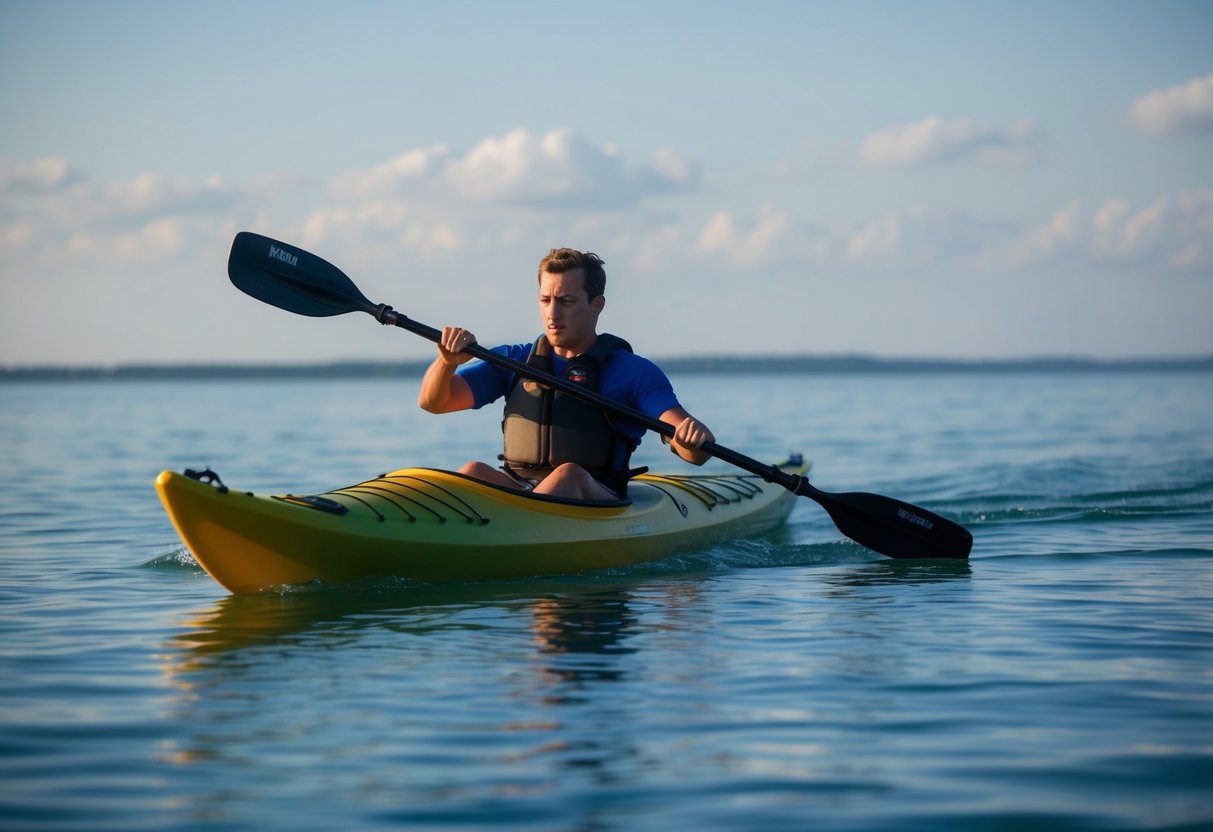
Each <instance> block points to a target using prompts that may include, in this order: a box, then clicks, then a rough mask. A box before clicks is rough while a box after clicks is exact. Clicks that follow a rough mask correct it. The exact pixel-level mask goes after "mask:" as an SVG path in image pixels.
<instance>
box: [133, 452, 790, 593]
mask: <svg viewBox="0 0 1213 832" xmlns="http://www.w3.org/2000/svg"><path fill="white" fill-rule="evenodd" d="M807 469H808V466H807V465H806V464H805V463H804V462H803V461H801V459H800V457H799V456H794V457H793V458H792V459H791V460H789V461H788V462H785V463H783V464H781V465H780V466H779V470H780V471H783V472H786V473H788V474H803V473H805V471H807ZM156 490H157V492H158V493H159V495H160V500H161V502H162V503H163V504H164V507H165V510H166V511H167V512H168V514H169V517H170V518H171V519H172V521H173V525H174V526H175V527H176V529H177V532H178V534H180V535H181V539H182V540H183V541H185V544H186V546H187V547H188V548H189V550H190V552H191V553H192V554H193V556H194V559H195V560H197V561H198V563H199V564H200V565H201V566H202V568H203V569H205V570H206V571H207V572H208V573H209V574H210V575H211V576H212V577H213V578H214V579H215V580H216V581H218V582H219V583H220V584H222V585H223V586H224V587H226V588H227V589H229V590H231V591H232V592H234V593H237V594H253V593H257V592H262V591H264V590H267V589H270V588H273V587H277V586H281V585H285V584H296V583H303V582H307V581H323V582H325V583H328V584H331V585H338V584H343V583H347V582H349V581H353V580H357V579H359V578H365V577H370V576H399V577H405V578H411V579H415V580H421V581H475V580H498V579H507V578H520V577H528V576H538V575H551V574H561V573H566V574H567V573H572V572H581V571H586V570H594V569H604V568H608V567H614V566H627V565H630V564H636V563H642V562H645V561H651V560H658V559H660V558H663V557H667V556H669V555H671V554H675V553H678V552H688V551H695V550H697V549H702V548H704V547H706V546H710V545H712V544H713V543H716V542H719V541H721V540H727V539H731V538H738V537H745V536H750V535H758V534H764V533H766V532H769V531H772V530H773V529H775V528H777V527H778V526H779V525H780V524H781V523H783V521H784V520H785V519H786V518H787V515H788V513H789V512H790V511H791V510H792V505H793V504H794V502H795V500H796V495H795V494H793V493H792V492H790V491H788V490H787V489H785V488H784V487H782V486H780V485H776V484H772V483H770V482H765V481H764V480H763V479H762V478H761V477H758V476H756V475H753V474H688V475H673V474H666V475H657V474H642V475H640V476H638V477H636V478H635V479H633V480H632V481H631V482H630V483H629V485H628V495H627V497H628V498H627V499H626V500H620V501H613V502H582V501H574V500H565V499H560V498H554V497H545V496H539V495H535V494H529V493H526V492H521V491H513V490H510V489H506V488H501V487H499V486H495V485H491V484H489V483H485V482H482V481H480V480H477V479H474V478H471V477H468V476H465V475H462V474H457V473H454V472H451V471H442V470H437V469H431V468H404V469H401V470H399V471H393V472H391V473H389V474H384V475H383V476H381V477H377V478H376V479H373V480H368V481H366V482H363V483H359V484H358V485H353V486H349V487H347V488H339V489H336V490H334V491H329V492H326V493H324V494H320V495H308V496H295V495H290V494H287V495H282V496H266V495H255V494H252V493H249V492H237V491H232V490H230V489H228V488H227V487H225V486H223V485H222V484H221V483H219V480H218V477H216V476H214V474H213V473H211V472H209V471H206V472H203V473H202V474H197V473H195V472H192V471H187V472H186V474H184V475H183V474H178V473H175V472H173V471H164V472H163V473H161V474H160V476H159V477H157V479H156Z"/></svg>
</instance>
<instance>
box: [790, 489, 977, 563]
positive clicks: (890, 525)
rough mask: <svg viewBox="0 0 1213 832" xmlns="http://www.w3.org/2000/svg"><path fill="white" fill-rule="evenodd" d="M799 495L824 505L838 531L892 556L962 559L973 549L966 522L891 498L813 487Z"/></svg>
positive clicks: (874, 549) (803, 490) (872, 548)
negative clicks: (830, 491)
mask: <svg viewBox="0 0 1213 832" xmlns="http://www.w3.org/2000/svg"><path fill="white" fill-rule="evenodd" d="M806 486H807V484H806ZM800 493H802V494H803V495H804V496H806V497H809V498H811V499H813V500H816V501H817V502H818V503H820V504H821V507H822V508H824V509H825V510H826V512H827V513H828V514H829V515H830V519H832V520H833V521H834V525H836V526H838V530H839V531H840V532H842V533H843V534H845V535H846V536H847V537H849V538H851V539H852V540H854V541H855V542H856V543H859V544H862V545H863V546H867V547H868V548H869V549H871V550H873V551H875V552H879V553H880V554H882V555H888V556H889V557H891V558H958V559H964V558H967V557H968V556H969V552H970V551H972V549H973V535H972V534H970V533H969V530H968V529H966V528H965V527H964V526H961V525H960V524H959V523H954V522H952V521H951V520H948V519H947V518H946V517H940V516H939V515H938V514H935V513H934V512H931V511H927V510H926V509H925V508H919V507H918V506H913V505H910V504H909V503H903V502H902V501H901V500H895V499H893V498H892V497H882V496H881V495H879V494H867V493H865V492H850V493H847V494H830V493H827V492H825V491H819V490H818V489H816V488H813V487H812V486H807V488H805V489H802V490H801V491H800Z"/></svg>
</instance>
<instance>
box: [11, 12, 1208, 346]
mask: <svg viewBox="0 0 1213 832" xmlns="http://www.w3.org/2000/svg"><path fill="white" fill-rule="evenodd" d="M241 230H251V231H256V232H259V233H262V234H266V235H268V236H271V237H274V238H276V239H279V240H282V241H285V242H288V243H291V244H293V245H297V246H300V247H302V248H304V249H305V250H307V251H310V252H312V253H313V254H316V255H318V256H320V257H323V258H324V259H326V260H328V261H329V262H331V263H333V264H334V265H336V266H337V267H338V268H340V269H341V270H343V271H344V272H345V273H346V274H347V275H349V276H350V278H351V279H353V281H354V282H355V283H356V284H357V285H358V286H359V288H361V290H362V291H363V293H364V294H366V295H367V296H368V297H369V298H370V299H371V300H372V301H374V302H377V303H388V304H391V305H392V306H394V307H395V308H396V309H398V310H400V311H401V312H403V313H404V314H406V315H409V316H410V317H412V318H414V319H415V320H418V321H420V322H422V323H425V324H429V325H431V326H436V327H440V326H443V325H445V324H459V325H462V326H466V327H468V328H469V329H471V330H472V331H473V332H475V333H476V334H477V336H478V337H479V339H480V340H481V341H482V342H483V343H486V344H490V345H491V344H497V343H504V342H511V343H513V342H522V341H528V340H531V339H533V338H534V337H535V336H536V335H537V334H538V332H539V329H540V327H539V318H538V310H537V305H536V279H535V274H536V266H537V264H538V261H539V259H540V258H541V257H542V256H543V255H544V254H545V253H546V252H547V250H548V249H549V248H552V247H555V246H571V247H574V248H579V249H583V250H590V251H594V252H596V253H597V254H599V255H600V256H601V257H602V258H603V259H604V260H605V261H606V267H607V275H608V283H607V292H606V295H607V304H606V308H605V311H604V312H603V316H602V319H601V321H600V329H601V330H603V331H610V332H614V333H616V334H618V335H621V336H623V337H625V338H627V339H628V340H629V341H630V342H631V343H632V345H633V346H634V347H635V348H636V350H637V351H638V352H641V353H643V354H646V355H649V356H651V357H655V358H660V357H663V356H665V357H673V356H691V355H720V354H743V355H802V354H807V355H838V354H856V353H858V354H864V355H874V356H882V357H893V358H897V357H916V358H920V357H939V358H965V359H997V358H1007V357H1035V356H1089V357H1096V358H1120V357H1150V356H1197V355H1209V354H1213V3H1209V2H1170V1H1169V0H1158V1H1157V2H1148V3H1147V2H1103V1H1102V0H1101V1H1100V2H1081V1H1080V0H1071V1H1069V2H1062V3H1057V2H1035V1H1034V0H1028V1H1027V2H1016V3H1006V2H997V3H993V2H991V3H983V2H957V3H944V2H916V3H900V2H897V3H894V2H839V3H834V2H807V0H806V1H805V2H773V1H767V2H763V0H748V2H717V1H716V0H695V2H681V0H670V2H657V1H656V0H647V2H630V0H623V2H610V3H602V2H597V3H582V2H573V0H564V2H551V3H548V2H516V3H500V2H476V0H467V1H466V2H453V3H446V4H438V3H432V2H367V1H363V2H360V1H359V0H351V1H349V2H341V3H337V2H309V0H301V1H300V2H257V0H251V1H248V2H224V1H223V0H219V1H217V2H196V3H187V2H159V1H158V0H157V2H129V0H110V2H104V3H99V2H62V0H43V1H42V2H33V0H23V1H22V2H13V1H12V0H0V366H8V367H28V366H46V365H82V366H97V365H119V364H131V363H179V362H187V363H233V362H235V363H264V362H317V361H320V362H327V361H342V360H362V359H366V360H417V359H424V358H428V357H429V356H430V355H431V354H432V350H433V347H432V345H430V344H429V343H428V342H426V341H424V340H422V339H419V338H418V337H417V336H415V335H411V334H409V333H407V332H404V331H403V330H398V329H391V328H385V327H380V326H378V325H377V324H376V323H375V322H374V321H373V320H372V319H371V318H370V317H368V316H366V315H362V314H352V315H346V316H341V317H335V318H324V319H311V318H303V317H298V316H295V315H292V314H290V313H287V312H284V311H281V310H278V309H275V308H273V307H269V306H266V305H265V304H262V303H259V302H258V301H256V300H254V299H253V298H250V297H248V296H246V295H243V294H241V293H240V292H238V291H237V290H236V289H235V288H234V287H233V286H232V285H231V284H230V282H229V281H228V279H227V276H226V260H227V253H228V250H229V248H230V245H231V240H232V238H233V237H234V235H235V234H236V233H237V232H239V231H241Z"/></svg>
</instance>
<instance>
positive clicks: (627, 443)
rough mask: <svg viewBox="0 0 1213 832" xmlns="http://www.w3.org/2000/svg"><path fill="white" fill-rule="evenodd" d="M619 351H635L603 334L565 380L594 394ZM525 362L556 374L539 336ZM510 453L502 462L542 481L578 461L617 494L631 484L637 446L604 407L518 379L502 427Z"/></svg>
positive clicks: (572, 361)
mask: <svg viewBox="0 0 1213 832" xmlns="http://www.w3.org/2000/svg"><path fill="white" fill-rule="evenodd" d="M616 349H625V350H627V351H628V352H631V351H632V347H631V346H630V345H629V344H628V342H627V341H624V340H623V339H622V338H619V337H616V336H614V335H608V334H606V333H603V334H601V335H599V336H598V339H597V340H596V341H595V342H594V345H593V346H592V347H590V349H589V350H587V351H586V352H584V353H582V354H581V355H579V356H576V357H575V358H570V359H569V362H568V366H566V367H565V370H564V373H563V378H564V379H565V380H566V381H570V382H573V383H574V384H582V385H585V387H586V389H587V390H591V391H593V392H595V393H597V392H598V390H599V385H600V384H601V383H602V368H603V367H604V366H605V365H606V362H607V361H609V360H610V356H611V353H612V352H614V351H615V350H616ZM526 363H527V365H528V366H530V367H534V368H535V369H536V370H541V371H543V372H545V373H548V374H552V373H553V366H552V345H551V343H550V342H549V341H548V339H547V336H545V335H540V336H539V339H538V340H537V341H536V342H535V345H534V346H532V347H531V352H530V354H529V355H528V356H527V360H526ZM501 430H502V433H503V434H504V436H505V453H504V454H502V456H501V458H502V459H503V460H504V461H505V463H506V465H508V466H509V467H510V468H511V469H512V470H513V471H515V472H516V473H518V474H520V475H522V476H528V477H530V476H536V475H537V476H539V477H542V476H544V475H546V474H547V473H550V472H551V470H552V469H553V468H555V467H556V466H557V465H561V464H563V463H565V462H575V463H577V464H578V465H580V466H582V467H583V468H585V469H586V470H588V471H589V472H590V473H591V474H593V475H594V476H595V477H597V478H598V479H600V480H602V481H603V482H606V483H608V484H610V485H612V486H613V487H616V488H617V489H618V488H619V487H621V486H622V485H624V484H626V482H627V478H628V460H629V458H630V457H631V455H632V451H634V450H635V449H636V443H635V442H634V441H632V440H631V439H630V438H629V437H627V436H625V435H624V434H622V433H620V432H619V431H617V430H616V429H615V428H614V426H613V425H612V424H611V420H610V417H609V416H608V415H607V414H606V413H605V412H603V411H602V410H601V409H600V408H597V407H595V406H594V405H592V404H590V403H588V402H584V401H582V400H581V399H578V398H577V397H575V396H571V395H569V394H568V393H565V392H563V391H560V390H553V389H552V388H550V387H545V386H543V385H542V384H539V383H538V382H534V381H530V380H529V379H524V378H521V377H516V378H515V381H514V386H513V389H511V390H510V393H509V396H508V398H507V399H506V403H505V416H504V418H503V419H502V422H501Z"/></svg>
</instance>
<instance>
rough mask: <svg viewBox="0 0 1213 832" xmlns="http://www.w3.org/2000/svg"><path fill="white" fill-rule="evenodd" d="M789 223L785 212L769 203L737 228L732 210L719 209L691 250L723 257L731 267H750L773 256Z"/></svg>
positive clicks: (700, 233)
mask: <svg viewBox="0 0 1213 832" xmlns="http://www.w3.org/2000/svg"><path fill="white" fill-rule="evenodd" d="M789 225H790V219H789V217H788V215H787V214H786V213H784V212H782V211H779V210H777V209H775V208H774V207H773V206H771V205H764V206H763V207H762V209H761V210H760V212H759V216H758V218H757V219H756V220H754V222H753V223H752V224H751V225H750V226H749V227H748V228H746V229H741V228H739V227H738V223H737V222H736V220H734V218H733V213H732V212H731V211H718V212H717V213H716V214H714V215H713V216H712V218H711V219H709V220H708V222H707V225H705V226H704V227H703V230H701V231H700V232H699V237H698V240H697V242H696V244H695V249H694V251H695V252H696V253H699V254H703V255H709V256H720V257H723V258H724V260H725V261H727V262H728V263H730V264H732V265H734V266H752V265H754V264H756V263H758V262H760V261H763V260H767V259H769V258H770V257H772V256H773V251H774V248H775V246H776V244H777V243H779V242H780V240H781V238H782V237H783V236H784V233H785V232H786V231H787V230H788V227H789Z"/></svg>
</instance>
